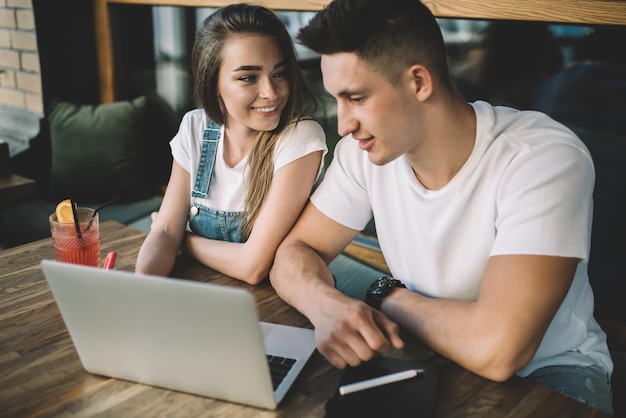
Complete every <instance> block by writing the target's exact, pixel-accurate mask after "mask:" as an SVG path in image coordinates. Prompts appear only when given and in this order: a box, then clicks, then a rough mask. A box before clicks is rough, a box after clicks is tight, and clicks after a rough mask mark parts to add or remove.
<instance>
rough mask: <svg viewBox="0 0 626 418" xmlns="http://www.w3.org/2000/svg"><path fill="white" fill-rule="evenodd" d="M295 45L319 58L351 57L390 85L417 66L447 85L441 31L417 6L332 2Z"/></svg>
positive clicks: (373, 0)
mask: <svg viewBox="0 0 626 418" xmlns="http://www.w3.org/2000/svg"><path fill="white" fill-rule="evenodd" d="M296 40H297V41H298V42H299V43H300V44H302V45H304V46H306V47H308V48H310V49H311V50H313V51H315V52H317V53H319V54H323V55H330V54H334V53H338V52H351V53H355V54H356V55H357V56H358V57H359V58H361V59H362V60H364V61H366V62H368V63H369V64H371V65H372V67H373V68H375V69H377V70H379V71H380V72H381V73H382V74H383V75H384V76H385V77H386V78H387V79H388V80H389V81H390V82H391V83H396V82H398V81H399V77H400V74H401V73H402V72H403V71H404V70H405V69H406V68H408V67H409V66H411V65H413V64H422V65H424V66H426V67H427V68H428V69H429V70H430V71H431V72H432V73H433V74H434V75H435V77H436V78H438V79H439V80H440V81H441V82H442V83H444V84H448V85H449V84H450V78H449V72H448V65H447V61H446V50H445V45H444V43H443V38H442V36H441V30H440V29H439V25H438V23H437V21H436V20H435V17H434V16H433V14H432V13H431V11H430V10H429V9H428V8H427V7H426V6H425V5H424V4H423V3H421V1H419V0H384V1H381V0H334V1H332V2H331V3H329V4H328V6H327V7H326V8H325V9H323V10H321V11H320V12H319V13H317V14H316V15H315V17H314V18H313V19H312V20H311V21H310V22H309V24H308V25H307V26H305V27H303V28H302V29H301V30H300V32H299V33H298V35H297V38H296Z"/></svg>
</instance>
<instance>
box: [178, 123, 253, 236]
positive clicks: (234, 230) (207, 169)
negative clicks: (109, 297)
mask: <svg viewBox="0 0 626 418" xmlns="http://www.w3.org/2000/svg"><path fill="white" fill-rule="evenodd" d="M219 139H220V127H219V125H217V124H216V123H215V122H212V121H211V122H209V125H208V127H207V128H206V129H205V130H204V134H203V137H202V151H201V153H200V162H199V164H198V173H197V174H196V181H195V184H194V186H193V190H192V191H191V196H192V197H199V198H204V199H206V198H207V197H208V193H209V185H210V184H211V176H212V175H213V169H214V167H215V158H216V154H217V144H218V142H219ZM242 220H243V212H226V211H222V210H215V209H211V208H209V207H206V206H204V205H200V204H198V203H193V204H192V205H191V207H190V208H189V228H190V229H191V232H193V233H194V234H198V235H201V236H203V237H205V238H209V239H215V240H220V241H230V242H241V223H242Z"/></svg>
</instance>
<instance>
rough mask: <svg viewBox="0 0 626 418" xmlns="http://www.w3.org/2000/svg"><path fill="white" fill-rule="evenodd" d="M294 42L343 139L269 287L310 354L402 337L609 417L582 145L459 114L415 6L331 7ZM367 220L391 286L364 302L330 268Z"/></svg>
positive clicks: (480, 110)
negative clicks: (289, 311) (307, 54)
mask: <svg viewBox="0 0 626 418" xmlns="http://www.w3.org/2000/svg"><path fill="white" fill-rule="evenodd" d="M298 40H299V42H300V43H302V44H304V45H305V46H307V47H309V48H311V49H313V50H314V51H316V52H318V53H320V54H321V55H322V58H321V68H322V74H323V79H324V85H325V87H326V89H327V90H328V92H330V94H332V95H333V96H334V97H335V98H336V99H337V113H338V125H339V126H338V128H339V133H340V134H341V135H342V136H345V138H343V139H342V140H341V141H340V142H339V144H338V145H337V147H336V149H335V153H334V161H333V163H332V165H331V167H330V168H329V170H328V172H327V174H326V177H325V179H324V181H323V182H322V184H321V185H320V187H319V188H318V189H317V191H316V192H315V193H314V195H313V196H312V198H311V202H310V203H309V204H308V206H307V207H306V208H305V210H304V212H303V214H302V215H301V217H300V219H299V220H298V222H297V224H296V225H295V227H294V229H293V230H292V232H291V233H290V234H289V235H288V236H287V238H286V239H285V241H284V242H283V243H282V244H281V246H280V247H279V250H278V252H277V255H276V259H275V262H274V266H273V268H272V271H271V273H270V279H271V282H272V284H273V286H274V287H275V289H276V291H277V292H278V294H279V295H280V296H281V297H282V298H283V299H285V300H286V301H287V302H288V303H290V304H291V305H293V306H294V307H295V308H297V309H298V310H299V311H301V312H302V313H303V314H305V315H306V316H307V317H308V318H309V319H310V320H311V322H312V323H313V325H314V326H315V333H316V340H317V344H318V349H319V351H320V352H321V353H322V354H323V355H324V356H325V357H326V358H327V359H328V360H329V361H330V362H331V363H332V364H333V365H335V366H336V367H339V368H343V367H345V366H346V365H351V366H356V365H358V364H359V363H361V362H363V361H367V360H369V359H371V358H372V357H374V356H376V355H377V354H379V353H382V352H385V351H387V350H389V349H391V348H401V347H402V346H403V342H402V340H401V339H400V337H399V332H398V329H399V328H398V326H401V327H403V328H404V329H406V330H408V331H409V332H411V333H412V334H413V335H415V336H416V337H418V338H420V339H421V340H422V341H424V342H425V343H426V344H428V345H429V346H430V347H432V348H433V349H434V350H436V351H437V352H439V353H441V354H442V355H444V356H446V357H447V358H449V359H451V360H453V361H455V362H456V363H458V364H460V365H461V366H463V367H465V368H467V369H468V370H471V371H473V372H475V373H477V374H479V375H481V376H484V377H486V378H489V379H493V380H496V381H504V380H506V379H508V378H509V377H511V376H512V375H514V374H518V375H520V376H529V377H530V378H532V379H534V380H537V381H540V382H541V383H544V384H547V385H549V386H551V387H553V388H555V389H557V390H561V391H562V392H564V393H566V394H568V395H570V396H572V397H575V398H577V399H580V400H582V401H584V402H588V403H591V404H592V405H594V406H596V407H598V408H601V409H604V410H606V411H611V389H610V383H609V378H610V375H611V372H612V368H613V363H612V361H611V358H610V355H609V352H608V348H607V345H606V335H605V334H604V333H603V332H602V330H601V329H600V327H599V326H598V324H597V322H596V321H595V320H594V318H593V294H592V290H591V287H590V285H589V280H588V278H587V257H588V254H589V246H590V233H591V214H592V191H593V184H594V169H593V163H592V161H591V158H590V155H589V153H588V151H587V149H586V148H585V147H584V145H583V144H582V142H581V141H580V140H579V139H578V138H577V137H576V136H575V135H574V134H573V133H572V132H571V131H569V130H568V129H567V128H565V127H564V126H563V125H561V124H558V123H556V122H555V121H553V120H552V119H550V118H548V117H547V116H545V115H543V114H541V113H538V112H520V111H517V110H514V109H511V108H504V107H492V106H490V105H489V104H487V103H485V102H476V103H472V104H469V103H467V102H466V101H465V100H464V99H463V98H462V97H461V96H460V95H459V94H458V92H457V91H456V89H455V88H454V87H453V85H452V84H451V81H450V79H449V74H448V68H447V63H446V56H445V49H444V44H443V40H442V37H441V33H440V31H439V27H438V25H437V22H436V20H435V19H434V18H433V16H432V14H431V13H430V11H429V10H428V8H426V7H425V6H424V5H423V4H421V3H420V2H419V1H417V0H390V1H385V2H379V1H375V0H335V1H333V2H332V3H330V4H329V5H328V7H327V8H326V9H324V10H323V11H321V12H320V13H319V14H317V15H316V17H315V18H314V19H313V20H312V21H311V22H310V24H309V25H308V26H307V27H305V28H303V29H302V30H301V32H300V33H299V36H298ZM372 216H373V217H374V219H375V220H376V227H377V232H378V237H379V241H380V245H381V248H382V251H383V254H384V256H385V259H386V260H387V263H388V264H389V268H390V270H391V272H392V274H393V279H381V280H380V281H377V282H375V283H373V284H372V287H371V288H370V289H369V290H368V291H367V297H366V300H367V302H368V303H367V304H366V303H364V302H363V301H360V300H356V299H351V298H349V297H347V296H346V295H345V294H343V293H342V292H340V291H338V290H337V289H336V288H335V286H334V285H335V283H334V280H333V276H332V274H331V273H330V271H329V269H328V267H327V263H329V262H330V261H331V260H333V258H334V257H336V256H337V255H338V254H339V253H340V252H341V251H342V250H343V249H344V247H345V246H346V245H347V244H348V243H349V242H350V241H351V240H352V239H353V238H354V237H355V236H356V234H357V233H358V232H359V231H360V230H361V229H363V228H364V227H365V226H366V224H367V223H368V221H369V220H370V219H371V218H372ZM320 231H323V233H320ZM368 284H369V283H368ZM337 285H339V284H337ZM366 287H367V286H366Z"/></svg>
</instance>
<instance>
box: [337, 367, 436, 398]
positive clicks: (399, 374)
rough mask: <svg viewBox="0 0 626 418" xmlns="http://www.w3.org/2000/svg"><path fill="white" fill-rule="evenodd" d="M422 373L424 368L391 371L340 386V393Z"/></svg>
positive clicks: (397, 380)
mask: <svg viewBox="0 0 626 418" xmlns="http://www.w3.org/2000/svg"><path fill="white" fill-rule="evenodd" d="M422 373H424V370H422V369H409V370H404V371H401V372H396V373H391V374H387V375H384V376H379V377H375V378H373V379H367V380H362V381H360V382H355V383H350V384H349V385H343V386H340V387H339V393H340V394H341V395H347V394H349V393H353V392H358V391H360V390H365V389H370V388H374V387H376V386H382V385H386V384H388V383H393V382H399V381H401V380H406V379H410V378H412V377H415V376H417V375H418V374H422Z"/></svg>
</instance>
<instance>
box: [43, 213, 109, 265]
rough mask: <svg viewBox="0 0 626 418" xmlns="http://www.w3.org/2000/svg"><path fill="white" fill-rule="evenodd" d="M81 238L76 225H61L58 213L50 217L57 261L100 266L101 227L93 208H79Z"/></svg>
mask: <svg viewBox="0 0 626 418" xmlns="http://www.w3.org/2000/svg"><path fill="white" fill-rule="evenodd" d="M76 212H77V214H78V222H79V225H80V231H81V234H80V237H79V236H78V233H77V231H76V225H75V224H74V223H61V222H59V221H58V219H57V215H56V213H53V214H52V215H50V218H49V220H50V232H51V234H52V241H53V242H54V250H55V251H56V259H57V261H62V262H64V263H72V264H83V265H86V266H94V267H99V266H100V225H99V220H98V213H97V212H96V213H94V210H93V209H91V208H77V209H76Z"/></svg>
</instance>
